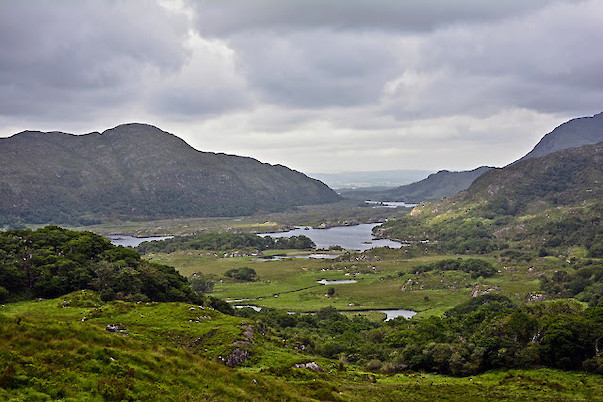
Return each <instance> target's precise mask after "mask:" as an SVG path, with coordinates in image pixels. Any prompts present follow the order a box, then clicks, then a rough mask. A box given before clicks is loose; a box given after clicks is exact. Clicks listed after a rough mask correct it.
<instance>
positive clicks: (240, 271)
mask: <svg viewBox="0 0 603 402" xmlns="http://www.w3.org/2000/svg"><path fill="white" fill-rule="evenodd" d="M224 275H226V276H227V277H229V278H232V279H236V280H239V281H243V282H253V281H255V280H256V279H257V276H258V275H257V273H256V272H255V269H253V268H249V267H241V268H232V269H229V270H228V271H226V272H225V273H224Z"/></svg>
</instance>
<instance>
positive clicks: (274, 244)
mask: <svg viewBox="0 0 603 402" xmlns="http://www.w3.org/2000/svg"><path fill="white" fill-rule="evenodd" d="M314 247H316V245H315V244H314V242H313V241H312V240H311V239H310V238H309V237H307V236H303V235H302V236H291V237H279V238H272V237H270V236H264V237H262V236H258V235H254V234H245V233H240V234H239V233H204V234H197V235H192V236H178V237H174V238H171V239H165V240H161V241H151V242H143V243H141V244H140V245H139V246H138V247H137V250H138V252H140V253H142V254H146V253H157V252H160V253H172V252H174V251H177V250H211V251H229V250H241V249H250V250H288V249H294V250H305V249H311V248H314Z"/></svg>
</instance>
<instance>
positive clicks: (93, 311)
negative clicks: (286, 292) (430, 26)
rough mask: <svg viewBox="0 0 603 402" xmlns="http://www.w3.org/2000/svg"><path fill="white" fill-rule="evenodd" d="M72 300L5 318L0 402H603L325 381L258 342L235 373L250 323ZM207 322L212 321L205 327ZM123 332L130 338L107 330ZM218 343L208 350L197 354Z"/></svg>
mask: <svg viewBox="0 0 603 402" xmlns="http://www.w3.org/2000/svg"><path fill="white" fill-rule="evenodd" d="M63 299H64V298H60V299H54V300H46V301H42V302H23V303H17V304H10V305H6V306H5V307H2V310H0V311H1V312H0V323H1V325H0V343H1V344H2V349H1V351H0V364H1V365H0V367H1V369H0V399H3V400H51V399H52V400H84V399H85V400H153V401H154V400H174V401H182V400H190V401H197V400H342V401H346V400H349V401H355V400H358V401H366V400H375V401H377V400H379V401H381V400H401V399H413V400H434V399H437V400H468V399H473V400H476V399H489V400H509V399H514V400H534V399H543V398H545V399H551V400H601V396H600V395H601V394H602V393H601V391H602V390H603V387H602V385H601V377H600V376H597V375H589V374H584V373H572V372H560V371H556V370H527V371H519V370H512V371H505V372H491V373H486V374H483V375H479V376H472V377H471V378H452V377H446V376H440V375H430V374H411V375H400V374H398V375H393V376H383V375H376V374H369V373H365V372H362V371H359V370H358V369H356V368H354V367H352V366H348V367H347V370H346V371H341V370H338V367H339V364H338V362H336V361H328V360H326V359H321V358H316V359H315V360H316V361H318V362H319V364H320V365H321V366H322V367H323V368H325V369H326V372H325V373H315V372H312V371H309V370H307V369H294V368H291V365H292V364H293V363H295V362H306V361H309V360H312V359H313V358H312V357H311V356H301V355H296V354H295V353H293V352H291V351H290V350H285V349H283V348H279V347H277V346H274V345H272V344H271V343H269V342H267V341H266V340H264V339H263V338H262V336H261V335H260V334H257V333H256V336H255V338H254V340H253V341H252V342H253V344H254V345H253V348H255V349H254V353H255V354H257V355H259V356H260V357H259V358H257V359H256V360H255V363H254V364H252V365H251V366H250V367H247V368H244V369H233V368H228V367H225V366H224V365H222V364H220V363H217V362H215V361H213V360H211V359H214V356H215V354H216V353H220V348H223V347H226V348H231V347H232V346H231V343H232V342H233V340H235V341H236V340H239V341H240V340H241V338H242V337H243V336H244V335H243V333H244V332H245V328H246V326H248V325H249V323H247V322H245V320H242V319H238V318H234V317H227V316H224V315H221V314H220V313H217V312H215V311H210V310H205V311H203V312H200V311H199V310H191V309H190V308H191V307H193V306H190V305H187V304H182V303H153V304H141V305H138V304H133V303H123V302H111V303H108V304H98V300H97V299H96V298H95V297H94V296H91V295H83V294H81V293H76V294H72V295H71V296H69V297H67V299H68V300H70V301H71V304H70V305H69V306H68V307H62V306H64V305H65V304H64V303H62V301H63ZM95 305H96V306H95ZM200 313H202V314H203V315H204V316H206V317H211V318H210V319H207V318H206V319H202V320H200V322H195V321H196V318H195V317H197V316H198V315H199V314H200ZM84 316H85V317H87V320H86V321H82V318H83V317H84ZM191 319H192V320H193V322H191V321H189V320H191ZM115 323H119V324H121V325H122V326H123V327H125V328H126V329H127V334H128V335H124V334H120V333H111V332H108V331H106V330H105V329H104V328H105V326H106V325H108V324H115ZM212 331H213V332H212ZM208 333H211V334H212V335H211V336H206V337H203V341H202V342H201V344H202V345H203V347H199V345H194V340H196V339H198V338H200V337H201V336H202V335H203V334H208ZM191 343H192V344H193V345H194V346H192V345H191ZM206 344H207V347H204V346H206ZM212 355H214V356H212Z"/></svg>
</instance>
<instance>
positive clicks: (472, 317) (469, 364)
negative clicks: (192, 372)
mask: <svg viewBox="0 0 603 402" xmlns="http://www.w3.org/2000/svg"><path fill="white" fill-rule="evenodd" d="M244 315H245V316H246V317H251V318H254V319H255V320H256V321H257V322H260V321H261V322H262V323H264V324H265V325H267V326H268V327H269V328H271V329H272V330H274V331H275V332H276V333H277V334H278V336H279V337H282V338H283V339H285V340H286V343H287V344H289V345H291V347H293V348H295V349H297V350H304V351H308V352H311V353H316V354H319V355H321V356H324V357H327V358H339V359H340V360H344V361H347V362H350V363H353V364H357V365H361V366H365V367H366V369H368V370H371V371H377V372H383V373H394V372H404V371H407V370H412V371H423V370H424V371H428V372H437V373H442V374H451V375H457V376H458V375H462V376H463V375H474V374H477V373H480V372H483V371H486V370H491V369H496V368H507V369H509V368H529V367H540V366H543V365H544V366H548V367H554V368H560V369H565V370H587V371H593V372H596V373H600V374H603V358H601V357H599V356H598V342H599V340H600V337H601V334H603V308H588V309H586V310H584V309H583V308H582V306H580V305H579V304H578V303H576V302H572V301H558V302H551V303H536V304H532V305H526V306H522V307H518V306H516V305H515V304H514V303H513V302H511V300H509V299H508V298H506V297H504V296H500V295H490V294H487V295H482V296H479V297H476V298H473V299H471V300H469V301H468V302H465V303H463V304H460V305H459V306H457V307H455V308H454V309H452V310H450V311H449V312H447V314H446V317H443V318H440V317H431V318H429V319H423V320H405V319H396V320H392V321H388V322H386V323H382V324H378V323H376V322H373V321H370V320H368V319H366V318H362V317H360V316H355V317H352V318H348V317H346V316H345V315H342V314H339V313H338V312H337V311H336V310H335V309H334V308H332V307H330V308H324V309H321V310H319V311H318V312H317V313H316V314H315V315H307V314H301V315H300V314H298V315H287V314H285V313H283V312H277V311H264V310H262V311H260V312H254V311H253V310H251V309H249V310H248V311H245V312H244Z"/></svg>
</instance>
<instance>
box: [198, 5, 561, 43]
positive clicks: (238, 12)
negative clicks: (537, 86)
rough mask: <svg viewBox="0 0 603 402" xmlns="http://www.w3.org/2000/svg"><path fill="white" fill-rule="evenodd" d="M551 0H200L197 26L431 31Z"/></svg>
mask: <svg viewBox="0 0 603 402" xmlns="http://www.w3.org/2000/svg"><path fill="white" fill-rule="evenodd" d="M550 2H551V0H530V1H525V0H505V1H483V0H464V1H450V0H403V1H395V0H256V1H248V0H220V1H214V0H201V1H194V2H191V5H192V6H193V7H194V8H195V9H196V10H197V17H196V18H197V26H198V28H199V30H200V31H201V32H202V33H203V34H204V35H217V36H224V35H226V36H228V35H230V34H233V33H237V32H242V31H250V30H266V29H269V30H275V31H289V30H292V29H294V30H296V29H315V28H324V27H328V28H329V29H334V30H338V29H345V30H365V29H368V30H395V31H406V32H409V31H415V32H426V31H431V30H434V29H436V28H438V27H441V26H448V25H451V24H456V23H463V22H475V21H486V20H491V19H500V18H504V17H508V16H512V15H514V14H516V13H522V12H525V11H526V10H530V9H535V8H538V7H541V6H542V5H543V4H546V3H550Z"/></svg>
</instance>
